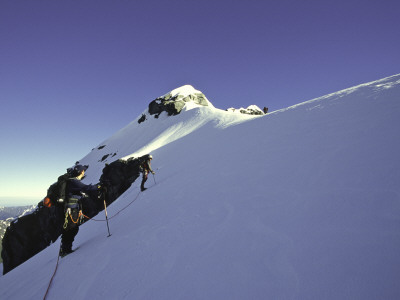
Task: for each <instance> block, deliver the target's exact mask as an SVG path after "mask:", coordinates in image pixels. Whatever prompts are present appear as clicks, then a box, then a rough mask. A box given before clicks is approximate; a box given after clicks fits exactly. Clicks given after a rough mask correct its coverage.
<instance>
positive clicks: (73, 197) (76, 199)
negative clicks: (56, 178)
mask: <svg viewBox="0 0 400 300" xmlns="http://www.w3.org/2000/svg"><path fill="white" fill-rule="evenodd" d="M87 168H88V167H87V166H82V165H76V166H75V167H74V169H73V171H72V172H73V176H75V177H73V178H71V179H69V180H68V182H67V186H66V188H65V190H66V191H65V194H66V201H65V206H64V207H65V221H64V226H63V232H62V235H61V249H60V255H61V256H65V255H67V254H69V253H71V252H72V243H73V242H74V239H75V236H76V235H77V234H78V231H79V224H80V223H81V219H82V217H83V215H82V205H81V199H82V198H83V197H84V196H85V194H84V193H89V192H99V191H100V185H98V184H96V185H92V184H89V185H86V184H83V183H82V182H81V179H82V178H83V177H84V176H85V171H86V169H87Z"/></svg>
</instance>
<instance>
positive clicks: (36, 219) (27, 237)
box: [1, 156, 146, 274]
mask: <svg viewBox="0 0 400 300" xmlns="http://www.w3.org/2000/svg"><path fill="white" fill-rule="evenodd" d="M145 157H146V156H143V157H140V158H130V159H128V160H126V161H124V160H117V161H114V162H112V163H110V164H108V165H106V166H105V168H104V169H103V174H102V175H101V178H100V183H101V185H102V186H104V187H105V194H104V195H101V196H100V198H99V195H97V194H91V195H88V196H87V197H85V198H83V199H82V207H83V209H82V210H83V213H84V214H85V215H87V216H88V217H93V216H95V215H97V214H98V213H99V212H100V211H101V210H103V209H104V202H103V200H104V197H105V200H106V203H107V205H109V204H111V203H112V202H114V201H115V200H116V199H117V198H118V197H119V196H120V195H122V194H123V193H124V192H125V191H126V190H127V189H128V188H129V187H130V186H131V185H132V183H133V182H134V181H135V180H136V179H137V178H138V177H139V175H140V171H139V165H140V164H141V162H142V161H143V160H144V159H145ZM63 224H64V208H63V207H62V206H52V207H50V208H48V207H45V206H43V203H42V202H40V203H39V204H38V206H37V208H36V210H35V211H33V212H32V213H30V214H28V215H24V216H22V217H20V218H18V219H15V220H14V221H13V222H11V224H10V226H9V227H8V228H7V230H6V233H5V234H4V238H3V242H2V246H3V249H2V252H1V257H2V259H3V274H5V273H7V272H9V271H11V270H12V269H14V268H15V267H17V266H18V265H20V264H21V263H23V262H25V261H26V260H28V259H29V258H31V257H32V256H34V255H35V254H37V253H38V252H40V251H42V250H43V249H45V248H46V247H47V246H49V245H50V244H51V243H53V242H55V241H56V240H57V239H58V237H59V236H60V235H61V232H62V226H63Z"/></svg>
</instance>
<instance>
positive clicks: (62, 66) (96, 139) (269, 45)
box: [0, 0, 400, 205]
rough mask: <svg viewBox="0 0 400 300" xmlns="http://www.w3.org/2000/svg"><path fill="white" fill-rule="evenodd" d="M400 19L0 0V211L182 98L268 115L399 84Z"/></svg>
mask: <svg viewBox="0 0 400 300" xmlns="http://www.w3.org/2000/svg"><path fill="white" fill-rule="evenodd" d="M399 16H400V1H398V0H332V1H325V0H296V1H286V0H276V1H267V0H264V1H261V0H241V1H236V0H230V1H227V0H224V1H221V0H201V1H200V0H197V1H191V0H171V1H170V0H143V1H140V0H138V1H134V0H115V1H111V0H107V1H106V0H82V1H76V0H68V1H67V0H60V1H52V0H0V101H1V108H0V123H1V124H0V142H1V147H0V163H1V166H0V205H5V204H6V205H10V201H5V199H8V200H10V199H11V200H12V203H14V204H15V205H19V204H25V203H32V204H36V203H37V202H38V201H40V200H41V198H42V197H43V196H45V194H46V190H47V187H48V186H49V185H50V184H51V183H53V182H54V181H55V180H56V179H57V177H58V176H59V175H61V174H62V173H64V171H65V169H66V168H67V167H69V166H71V165H73V164H74V163H75V161H77V160H79V159H81V158H82V157H83V156H85V155H86V154H87V153H88V152H89V151H91V149H92V148H94V147H96V146H97V145H98V144H100V143H101V142H102V141H103V140H105V139H106V138H108V137H109V136H111V135H112V134H113V133H114V132H116V131H117V130H119V129H120V128H122V127H123V126H125V125H127V124H128V123H129V122H130V121H132V120H133V119H134V118H136V117H137V116H138V115H139V114H140V113H141V112H142V111H143V110H145V109H146V107H147V105H148V103H149V102H150V101H151V100H153V99H154V98H156V97H158V96H161V95H163V94H165V93H167V92H168V91H170V90H172V89H175V88H177V87H179V86H181V85H185V84H191V85H193V86H194V87H195V88H196V89H198V90H200V91H202V92H203V93H204V94H205V95H206V96H207V98H208V99H209V100H210V101H211V102H212V103H213V104H214V106H216V107H217V108H221V109H226V108H229V107H237V108H238V107H247V106H248V105H251V104H256V105H258V106H259V107H261V108H262V107H264V106H268V107H269V109H270V111H272V110H276V109H280V108H285V107H288V106H290V105H294V104H297V103H300V102H303V101H306V100H310V99H313V98H315V97H319V96H323V95H325V94H328V93H331V92H336V91H338V90H341V89H344V88H348V87H351V86H354V85H357V84H361V83H365V82H369V81H373V80H377V79H380V78H383V77H387V76H391V75H394V74H398V73H400V54H399V53H400V38H399V36H400V34H399V32H400V17H399ZM12 197H16V198H12ZM18 199H19V200H18ZM22 200H23V201H22Z"/></svg>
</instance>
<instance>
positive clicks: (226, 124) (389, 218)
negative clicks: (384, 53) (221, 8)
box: [0, 75, 400, 299]
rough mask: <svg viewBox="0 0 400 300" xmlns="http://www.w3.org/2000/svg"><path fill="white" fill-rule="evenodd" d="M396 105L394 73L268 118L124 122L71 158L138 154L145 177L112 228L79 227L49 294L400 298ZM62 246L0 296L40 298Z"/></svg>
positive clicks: (28, 265) (203, 116)
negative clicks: (146, 163)
mask: <svg viewBox="0 0 400 300" xmlns="http://www.w3.org/2000/svg"><path fill="white" fill-rule="evenodd" d="M399 114H400V75H395V76H392V77H388V78H385V79H382V80H379V81H376V82H372V83H368V84H364V85H360V86H357V87H354V88H351V89H347V90H344V91H340V92H337V93H333V94H330V95H327V96H324V97H321V98H317V99H314V100H311V101H308V102H305V103H301V104H299V105H296V106H293V107H290V108H287V109H283V110H279V111H276V112H273V113H270V114H268V115H266V116H264V117H251V116H245V115H243V116H240V115H238V114H232V113H229V112H222V111H220V110H218V109H215V108H213V107H209V108H207V107H195V108H192V109H190V110H186V111H184V112H183V113H181V114H180V115H178V116H174V117H166V116H162V115H161V116H160V119H158V120H154V119H149V120H147V121H146V122H144V123H142V124H138V123H137V122H136V121H133V122H132V123H131V124H129V125H128V126H127V127H125V128H124V129H122V130H121V131H119V132H118V133H116V134H115V135H114V136H113V137H111V138H110V139H108V140H107V141H105V142H104V143H102V144H100V145H106V147H104V148H102V149H100V150H99V149H97V148H95V149H94V150H93V151H92V152H91V153H90V154H89V155H88V156H86V157H85V158H83V159H82V160H81V162H82V163H89V164H90V168H89V170H88V178H87V179H86V180H87V182H95V181H96V180H98V176H99V172H100V171H99V170H100V169H101V167H102V165H104V163H105V162H106V161H104V162H99V160H100V159H101V157H102V156H103V155H104V154H106V153H117V155H116V156H115V157H113V159H116V158H119V157H129V156H131V155H133V156H137V155H138V154H140V153H145V152H151V153H152V154H153V156H154V159H153V168H154V169H155V170H156V176H155V178H154V179H155V180H154V179H153V178H149V180H148V182H147V186H149V187H150V189H148V190H147V191H146V192H144V193H139V189H138V184H139V183H138V182H135V183H134V184H133V186H132V187H131V188H130V189H129V190H128V191H127V192H126V193H125V194H123V195H122V196H121V197H120V198H119V199H118V200H117V201H116V202H114V203H113V204H112V205H111V206H110V207H109V208H108V215H109V216H110V217H113V216H114V215H115V214H116V213H118V212H119V211H120V210H121V209H123V208H125V209H124V210H123V211H121V212H120V213H119V214H118V215H115V217H113V218H112V219H111V220H110V229H111V233H112V236H111V237H108V238H107V237H106V236H107V229H106V224H105V223H104V222H95V221H90V222H88V223H86V224H84V225H83V226H81V230H80V232H79V234H78V236H77V238H76V240H75V243H74V245H75V246H76V247H79V250H78V251H76V252H75V253H73V254H71V255H69V256H67V257H65V258H63V259H61V260H60V264H59V267H58V271H57V274H56V276H55V278H54V281H53V284H52V286H51V289H50V292H49V294H48V297H47V299H399V298H400V285H399V284H398V278H399V276H400V256H399V255H398V254H399V253H400V230H399V229H400V184H399V178H400V176H399V175H400V174H399V173H400V171H399V170H400V161H399V159H398V153H400V142H399V128H400V120H399V117H398V116H399ZM142 125H143V126H142ZM132 201H134V202H132ZM129 204H130V205H129ZM127 205H129V206H127ZM101 218H103V219H104V215H103V214H102V213H100V214H99V215H98V216H97V219H101ZM58 248H59V241H57V242H56V243H55V244H53V245H52V246H50V247H48V248H47V249H45V250H44V251H42V252H41V253H39V254H38V255H36V256H34V257H33V258H32V259H30V260H29V261H27V262H25V263H24V264H22V265H20V266H19V267H17V268H16V269H14V270H13V271H11V272H9V273H8V274H6V275H5V276H3V277H1V278H0V298H1V299H40V298H42V297H43V295H44V294H45V292H46V289H47V285H48V283H49V280H50V277H51V275H52V273H53V271H54V268H55V266H56V261H57V252H58ZM66 287H72V288H66ZM67 291H68V292H67Z"/></svg>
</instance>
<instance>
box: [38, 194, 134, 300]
mask: <svg viewBox="0 0 400 300" xmlns="http://www.w3.org/2000/svg"><path fill="white" fill-rule="evenodd" d="M139 195H140V192H139V193H138V194H137V195H136V197H135V198H134V199H133V200H132V201H131V202H129V203H128V205H126V206H125V207H123V208H122V209H120V210H119V211H118V212H117V213H116V214H115V215H113V216H112V217H110V218H108V219H112V218H114V217H115V216H117V215H118V214H119V213H120V212H121V211H123V210H125V209H126V208H128V206H130V205H131V204H132V203H133V202H135V201H136V199H137V198H138V197H139ZM68 216H70V218H71V221H72V222H74V223H75V224H76V223H78V221H79V218H80V217H81V216H83V217H85V218H87V219H89V220H92V221H97V222H105V221H106V220H96V219H93V218H90V217H88V216H86V215H84V214H83V213H82V211H79V216H78V218H77V219H76V221H74V219H73V218H72V216H71V210H70V209H69V210H67V212H66V213H65V221H64V226H63V228H64V229H66V224H68ZM60 250H61V244H60ZM60 250H59V251H58V257H57V264H56V268H55V269H54V272H53V275H52V276H51V279H50V282H49V285H48V287H47V290H46V294H45V295H44V297H43V300H45V299H46V297H47V294H48V292H49V290H50V286H51V283H52V282H53V279H54V277H55V275H56V272H57V269H58V262H59V260H60Z"/></svg>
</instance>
